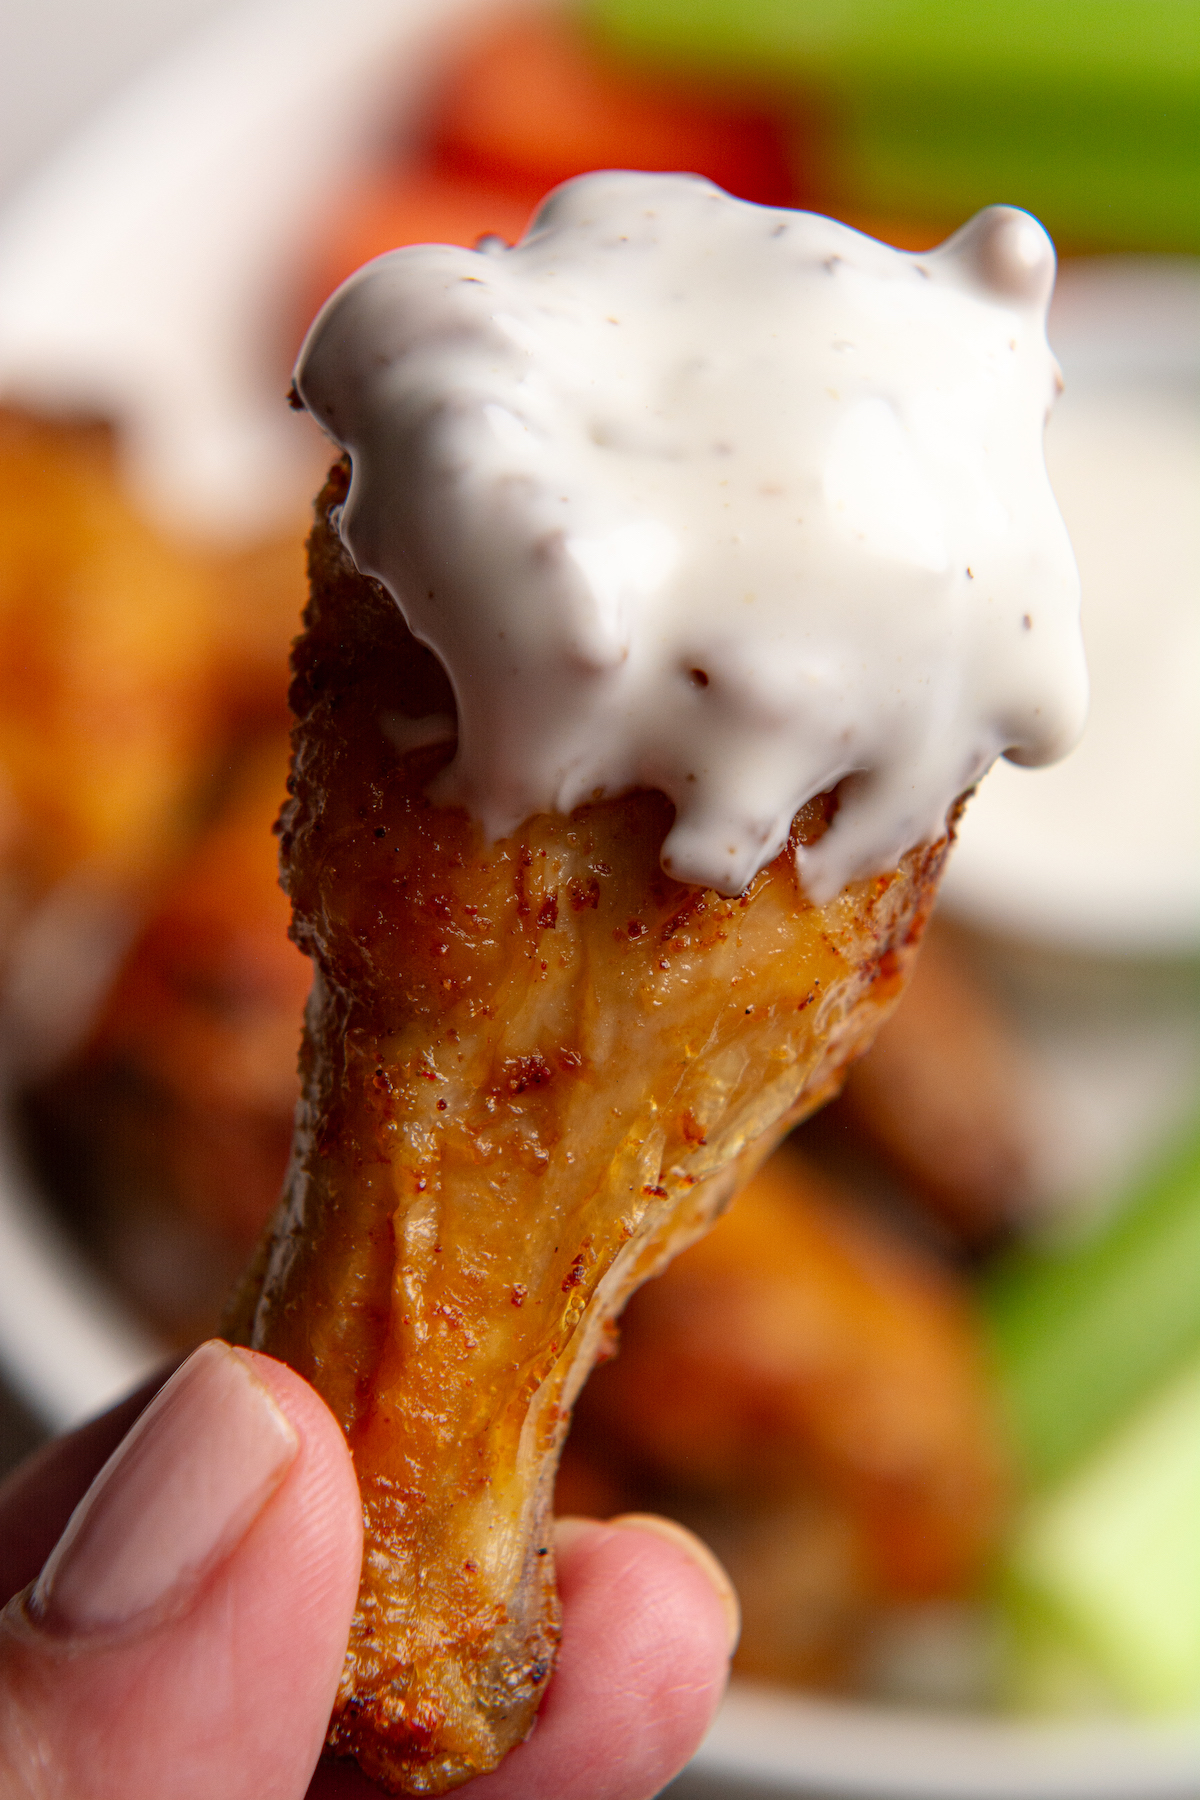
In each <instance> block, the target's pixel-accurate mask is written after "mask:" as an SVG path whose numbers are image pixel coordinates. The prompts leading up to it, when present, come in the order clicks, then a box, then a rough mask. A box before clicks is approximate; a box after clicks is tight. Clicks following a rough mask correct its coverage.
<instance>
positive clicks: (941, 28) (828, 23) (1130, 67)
mask: <svg viewBox="0 0 1200 1800" xmlns="http://www.w3.org/2000/svg"><path fill="white" fill-rule="evenodd" d="M584 11H585V14H586V16H587V17H588V19H589V21H590V22H591V23H592V25H593V26H594V27H596V28H597V29H598V30H599V31H600V33H601V34H602V35H603V36H605V37H607V38H608V39H609V40H611V41H613V42H614V43H615V44H616V45H617V46H618V47H620V48H622V49H624V50H626V51H627V52H629V53H632V54H634V55H638V56H641V57H643V58H651V59H654V60H660V61H663V60H669V61H670V62H672V63H674V64H676V65H678V64H680V63H681V62H682V63H687V62H691V63H692V64H694V65H696V66H697V67H699V68H703V69H707V70H709V71H711V72H719V73H721V74H722V75H723V76H725V77H728V76H729V75H730V74H731V73H732V74H734V75H737V74H741V75H743V76H751V77H754V78H756V79H759V80H762V81H764V82H767V83H768V84H770V85H772V86H774V87H775V88H777V89H779V90H781V91H782V92H783V93H784V94H790V95H791V96H792V98H793V99H794V101H795V103H796V105H797V106H798V107H799V106H803V105H804V104H806V103H807V102H809V101H810V100H812V99H814V98H815V100H816V103H817V107H818V111H819V113H821V114H822V115H825V116H828V117H830V118H831V119H832V121H833V125H832V131H833V135H832V139H831V144H830V153H831V154H830V179H831V183H832V187H831V193H830V196H829V203H830V204H833V205H839V206H841V207H842V208H843V210H851V211H853V210H855V209H857V210H859V211H865V212H868V213H870V212H877V213H878V212H889V211H891V212H893V213H902V214H906V215H908V216H911V217H918V218H924V219H931V220H937V219H939V218H957V217H960V216H962V215H964V214H965V213H967V212H970V211H972V210H974V209H975V208H976V207H978V206H982V205H985V204H987V203H988V202H990V201H992V200H997V199H999V200H1007V201H1010V202H1012V203H1014V204H1018V205H1022V206H1027V207H1029V208H1030V209H1031V210H1032V211H1035V212H1037V213H1038V214H1039V216H1040V217H1042V218H1043V219H1044V221H1045V223H1046V224H1047V225H1048V226H1049V228H1050V230H1051V231H1052V232H1056V233H1059V234H1061V235H1063V236H1064V237H1065V238H1066V239H1067V240H1068V241H1069V242H1072V243H1076V244H1094V245H1097V246H1099V245H1107V246H1112V247H1114V248H1119V247H1121V246H1122V245H1125V244H1131V245H1135V246H1136V247H1138V248H1142V249H1146V248H1163V249H1181V250H1182V249H1197V248H1200V178H1198V174H1197V159H1196V146H1197V144H1200V0H1057V3H1056V4H1054V5H1047V4H1046V3H1045V0H1005V3H1004V4H1000V0H979V3H977V4H973V5H970V6H964V5H962V4H961V0H584Z"/></svg>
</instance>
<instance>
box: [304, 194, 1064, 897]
mask: <svg viewBox="0 0 1200 1800" xmlns="http://www.w3.org/2000/svg"><path fill="white" fill-rule="evenodd" d="M1053 280H1054V253H1053V249H1052V247H1051V244H1050V241H1049V239H1048V238H1047V237H1046V234H1045V233H1044V231H1043V230H1042V229H1041V227H1040V226H1039V225H1038V224H1037V223H1036V222H1035V221H1034V220H1033V219H1031V218H1030V217H1029V216H1028V215H1027V214H1025V213H1021V212H1018V211H1015V210H1014V209H1011V208H1007V207H992V208H989V209H988V210H987V211H985V212H983V213H980V214H979V215H978V216H977V217H976V218H975V219H973V220H972V221H971V222H970V223H969V224H967V225H966V226H964V227H963V228H962V230H961V231H959V232H958V233H957V234H956V235H955V236H954V237H952V238H951V239H950V240H949V242H948V243H946V244H944V245H942V246H941V248H940V249H938V250H936V251H933V252H931V253H929V254H926V255H913V254H906V253H904V252H900V251H897V250H893V249H891V248H889V247H888V246H886V245H883V244H879V243H876V242H874V241H873V240H871V239H869V238H867V237H864V236H862V235H861V234H859V233H858V232H855V231H852V230H850V229H849V228H848V227H846V226H844V225H840V224H836V223H834V222H832V221H830V220H828V219H823V218H818V217H816V216H815V215H812V214H806V213H793V212H786V211H781V210H777V209H772V208H767V207H760V206H755V205H752V204H750V203H748V202H745V201H741V200H735V199H732V198H731V197H730V196H728V195H726V194H724V193H722V192H721V191H720V190H719V189H717V188H715V187H713V186H712V185H711V184H710V183H708V182H706V181H703V180H701V179H699V178H698V177H694V176H686V175H646V174H632V173H604V174H597V175H589V176H584V177H581V178H580V179H578V180H575V181H572V182H568V183H567V184H565V185H564V186H563V187H561V188H559V189H557V190H556V191H555V192H554V193H553V194H552V195H551V196H550V197H549V199H548V200H547V201H546V202H545V204H544V205H543V207H542V209H541V210H540V212H539V213H538V214H537V216H536V218H535V219H534V221H533V224H532V225H531V227H530V229H529V232H528V233H527V235H526V236H525V238H524V239H523V240H522V241H521V243H519V244H518V245H516V246H515V247H514V248H512V249H508V248H506V247H504V246H502V245H500V244H499V243H496V244H495V245H489V244H485V245H484V246H483V247H481V249H479V250H475V251H471V250H463V249H456V248H452V247H449V246H444V245H442V246H439V245H424V246H419V247H416V248H409V249H403V250H397V251H393V252H391V253H390V254H388V255H386V256H382V257H379V258H378V259H376V260H375V261H374V262H372V263H369V264H368V265H367V266H366V267H365V268H364V269H362V270H360V271H359V272H358V274H357V275H355V276H354V277H352V278H351V280H350V281H348V282H347V283H346V284H345V285H344V286H343V287H342V288H341V289H340V290H339V291H338V293H337V294H335V295H334V296H333V298H332V299H331V300H330V301H329V302H328V303H327V305H326V306H325V308H324V309H323V311H322V312H321V314H320V315H319V317H318V319H317V320H316V323H315V324H314V326H313V328H312V330H311V332H310V333H309V337H308V339H307V341H306V344H305V346H304V349H303V351H302V352H301V357H300V361H299V364H298V366H297V373H296V382H297V388H298V391H299V393H300V395H301V397H302V399H303V400H304V402H305V404H306V405H307V406H308V408H309V410H310V411H311V412H312V413H313V414H314V416H315V417H316V419H317V420H318V421H319V422H320V423H321V424H322V425H323V426H324V428H325V429H326V431H327V432H328V433H329V434H330V435H331V436H332V437H333V438H334V440H335V441H336V442H337V443H338V444H340V445H342V446H343V447H344V448H345V449H347V450H348V451H349V453H350V456H351V460H352V464H353V479H352V483H351V488H350V493H349V496H348V499H347V502H346V505H345V508H344V511H343V516H342V520H341V532H342V536H343V539H344V541H345V543H346V545H347V548H348V550H349V551H350V554H351V555H352V556H353V558H354V561H355V563H356V564H357V566H358V568H359V569H360V570H361V571H362V572H363V573H365V574H368V575H371V576H374V577H375V578H376V579H378V580H379V581H380V582H381V583H382V584H383V585H384V587H385V588H386V589H387V590H388V592H389V593H390V594H391V595H392V596H393V598H394V599H395V600H396V602H397V604H398V605H399V606H400V608H401V610H402V612H403V614H404V616H405V618H406V620H407V622H408V624H409V626H410V627H411V629H412V630H413V631H414V633H415V634H416V635H417V636H418V637H419V638H421V639H422V640H423V641H424V642H425V643H427V644H429V645H430V647H431V648H432V649H433V650H434V651H435V653H436V654H437V655H438V657H439V658H440V659H441V661H442V663H443V664H444V666H445V668H446V670H447V672H448V675H449V678H450V680H451V683H452V685H453V688H454V692H455V697H456V700H457V705H458V746H457V751H456V754H455V756H454V758H453V760H452V761H451V762H450V764H449V765H448V767H447V768H446V769H445V770H444V771H443V773H442V775H441V776H440V777H439V778H438V781H437V783H436V784H435V786H434V788H433V790H432V793H433V796H434V798H435V799H437V800H438V801H439V802H443V803H448V804H461V805H463V806H464V807H466V808H467V809H468V810H469V811H470V812H471V813H473V814H474V815H475V816H477V817H478V818H479V819H480V820H481V821H482V823H483V825H484V827H485V829H486V831H487V832H488V834H489V835H490V836H492V837H498V836H502V835H505V834H506V833H508V832H510V831H512V830H514V829H515V828H516V827H517V826H519V825H520V824H521V823H522V822H523V821H524V820H525V819H526V818H528V817H529V816H530V815H531V814H533V813H535V812H539V811H558V812H568V811H570V810H571V809H572V808H573V807H575V806H577V805H579V804H580V803H581V802H584V801H589V800H592V799H594V798H598V797H600V796H603V795H612V794H617V793H620V792H622V791H626V790H629V789H631V788H635V787H648V788H659V789H661V790H662V791H663V792H664V793H666V794H667V795H668V796H669V798H670V799H671V800H672V801H673V802H674V805H675V820H674V824H673V826H672V828H671V830H670V832H669V833H668V835H667V838H666V840H665V842H664V844H663V848H662V863H663V867H664V869H665V870H666V871H667V872H668V873H669V874H671V875H673V876H675V877H676V878H677V879H679V880H680V881H684V882H694V883H699V884H702V885H704V886H711V887H714V888H716V889H718V890H719V891H720V892H722V893H725V894H734V893H738V892H740V891H741V890H742V889H744V888H745V886H746V885H747V883H748V882H749V881H750V880H751V879H752V878H753V877H754V875H755V874H756V873H757V871H758V870H760V869H762V868H763V867H764V866H765V865H766V864H767V863H768V862H770V861H771V860H772V858H773V857H775V856H776V855H777V854H778V852H779V851H780V849H781V848H782V846H783V845H784V843H785V842H786V840H787V836H788V830H789V826H790V823H791V820H792V817H793V815H794V814H795V812H796V811H797V809H798V808H799V807H800V806H801V805H802V804H803V803H804V802H805V801H806V800H808V799H810V798H811V797H812V796H813V795H815V794H818V793H821V792H823V791H825V790H827V789H829V788H831V787H833V786H834V785H835V784H837V783H841V790H840V800H839V806H838V810H837V813H836V815H835V817H834V820H833V823H832V826H831V828H830V829H829V831H828V832H827V833H826V834H825V836H824V837H822V838H821V839H820V840H819V841H818V842H817V843H816V844H814V845H812V846H810V847H808V848H802V849H801V850H800V851H799V852H798V856H799V859H800V865H801V873H802V876H803V880H804V883H805V887H806V890H807V892H808V893H809V894H810V896H811V897H812V898H813V899H814V900H815V901H818V902H820V901H823V900H825V899H828V898H829V897H831V896H832V895H833V894H835V893H837V891H838V890H839V889H840V888H841V887H842V886H843V885H844V884H845V883H846V882H847V881H850V880H853V879H855V878H856V877H861V876H866V875H871V874H875V873H878V872H881V871H883V870H885V869H888V868H891V867H893V866H894V865H895V863H896V862H897V861H898V860H899V858H900V857H901V856H902V855H903V854H904V852H905V851H907V850H909V849H911V848H912V847H913V846H914V845H916V844H918V843H921V842H924V841H927V840H930V839H933V838H936V837H937V836H939V835H940V834H941V833H942V831H943V830H944V828H945V823H946V817H947V812H948V810H949V808H950V807H951V806H952V805H953V803H954V801H955V800H956V798H957V797H958V796H959V795H960V794H962V793H963V792H964V791H965V790H967V789H969V788H970V787H971V786H972V784H973V783H974V782H976V781H977V780H978V779H979V777H980V776H981V775H982V774H983V773H984V771H985V770H986V769H987V768H988V766H989V765H990V764H991V763H992V761H993V760H994V759H995V758H996V757H997V756H999V755H1008V756H1010V757H1012V758H1013V759H1014V760H1016V761H1020V762H1023V763H1041V762H1046V761H1050V760H1052V759H1054V758H1055V757H1058V756H1061V755H1062V754H1063V753H1064V752H1065V751H1066V750H1068V749H1069V748H1070V746H1071V744H1072V743H1073V742H1074V740H1075V738H1076V736H1077V735H1078V733H1079V731H1080V729H1081V726H1082V723H1083V717H1084V710H1085V705H1086V678H1085V672H1084V664H1083V654H1082V647H1081V640H1080V634H1079V623H1078V611H1079V594H1078V580H1077V576H1076V572H1075V564H1074V560H1073V557H1072V554H1071V548H1070V544H1069V542H1068V539H1067V534H1066V531H1065V528H1064V526H1063V523H1062V520H1061V518H1060V516H1059V512H1058V509H1057V506H1056V504H1055V501H1054V496H1053V494H1052V492H1051V489H1050V485H1049V481H1048V479H1047V475H1046V469H1045V462H1044V459H1043V453H1042V433H1043V427H1044V424H1045V420H1046V417H1047V414H1048V412H1049V409H1050V406H1051V404H1052V402H1053V399H1054V396H1055V392H1056V387H1057V385H1058V374H1057V368H1056V365H1055V362H1054V358H1053V356H1052V355H1051V352H1050V350H1049V347H1048V345H1047V342H1046V333H1045V313H1046V306H1047V302H1048V300H1049V296H1050V291H1051V288H1052V286H1053Z"/></svg>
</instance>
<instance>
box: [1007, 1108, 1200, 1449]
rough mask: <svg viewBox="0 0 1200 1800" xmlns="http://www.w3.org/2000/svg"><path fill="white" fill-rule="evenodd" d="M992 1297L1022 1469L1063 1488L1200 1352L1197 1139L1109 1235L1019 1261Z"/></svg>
mask: <svg viewBox="0 0 1200 1800" xmlns="http://www.w3.org/2000/svg"><path fill="white" fill-rule="evenodd" d="M983 1298H984V1310H985V1317H986V1319H987V1322H988V1325H989V1328H990V1335H991V1339H992V1344H993V1347H994V1354H995V1364H996V1370H997V1374H998V1377H999V1382H1000V1389H1001V1393H1002V1395H1003V1399H1004V1403H1005V1406H1006V1409H1007V1412H1008V1416H1009V1420H1010V1422H1011V1426H1012V1431H1013V1436H1014V1440H1015V1443H1016V1446H1017V1450H1018V1453H1019V1455H1020V1457H1021V1460H1022V1462H1023V1464H1024V1468H1025V1470H1026V1472H1027V1474H1028V1475H1029V1477H1030V1478H1031V1479H1032V1481H1034V1482H1035V1483H1039V1482H1046V1481H1049V1480H1053V1479H1056V1478H1057V1477H1059V1476H1060V1475H1061V1474H1062V1473H1063V1472H1064V1471H1065V1470H1066V1469H1068V1468H1069V1467H1070V1465H1071V1464H1072V1463H1073V1462H1075V1461H1076V1460H1077V1459H1078V1458H1080V1457H1081V1456H1083V1455H1085V1454H1086V1453H1087V1452H1088V1451H1089V1450H1090V1449H1091V1448H1093V1447H1094V1446H1095V1445H1096V1444H1098V1443H1099V1442H1100V1440H1101V1439H1102V1438H1103V1437H1104V1435H1105V1433H1106V1432H1108V1431H1109V1430H1110V1429H1111V1428H1112V1427H1113V1426H1114V1425H1116V1424H1117V1422H1118V1421H1119V1420H1120V1419H1121V1418H1122V1416H1123V1415H1124V1414H1126V1413H1127V1412H1128V1411H1129V1410H1130V1409H1131V1408H1132V1407H1134V1406H1135V1405H1136V1404H1137V1402H1138V1401H1139V1400H1140V1399H1141V1398H1142V1397H1143V1396H1144V1395H1145V1394H1147V1393H1148V1392H1150V1391H1151V1390H1152V1389H1153V1388H1154V1387H1155V1385H1156V1384H1157V1383H1158V1382H1160V1381H1162V1380H1163V1379H1165V1378H1166V1377H1167V1376H1168V1375H1169V1374H1170V1372H1171V1370H1172V1368H1174V1367H1175V1366H1176V1365H1177V1364H1178V1363H1180V1362H1181V1361H1182V1360H1183V1359H1184V1358H1186V1357H1187V1356H1188V1355H1189V1354H1190V1353H1191V1352H1192V1351H1193V1350H1195V1349H1197V1348H1200V1133H1197V1134H1195V1135H1193V1136H1192V1137H1191V1138H1190V1139H1189V1140H1188V1141H1187V1142H1186V1143H1185V1144H1184V1145H1183V1146H1182V1148H1181V1149H1180V1150H1179V1151H1177V1152H1176V1154H1175V1155H1174V1156H1173V1157H1172V1158H1171V1160H1170V1161H1169V1162H1168V1163H1167V1164H1166V1165H1165V1166H1164V1167H1162V1168H1160V1169H1159V1170H1158V1171H1157V1172H1156V1173H1154V1174H1152V1175H1151V1176H1150V1177H1149V1178H1148V1179H1146V1180H1145V1181H1144V1182H1143V1183H1142V1184H1141V1186H1140V1187H1139V1188H1138V1189H1137V1190H1136V1191H1135V1192H1134V1193H1133V1194H1132V1195H1131V1196H1130V1197H1129V1198H1128V1199H1127V1200H1126V1202H1125V1203H1124V1204H1123V1205H1122V1206H1120V1207H1119V1208H1118V1209H1117V1211H1116V1213H1115V1215H1114V1216H1113V1217H1112V1219H1111V1221H1110V1222H1109V1223H1108V1225H1107V1226H1106V1227H1105V1228H1104V1229H1102V1230H1101V1231H1099V1232H1098V1233H1097V1234H1095V1235H1093V1236H1092V1237H1090V1238H1088V1239H1087V1240H1085V1241H1084V1242H1083V1243H1082V1244H1079V1245H1077V1246H1074V1247H1072V1248H1068V1249H1065V1250H1060V1251H1057V1252H1050V1251H1043V1252H1033V1251H1029V1252H1026V1253H1024V1254H1023V1255H1021V1256H1020V1257H1018V1258H1015V1259H1014V1260H1013V1261H1012V1262H1011V1263H1010V1264H1009V1265H1008V1266H1007V1267H1006V1268H1005V1269H1003V1270H1002V1271H1001V1272H1000V1273H999V1274H998V1275H997V1276H995V1277H994V1278H993V1280H992V1281H991V1282H990V1283H989V1284H988V1285H986V1286H985V1289H984V1296H983Z"/></svg>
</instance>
